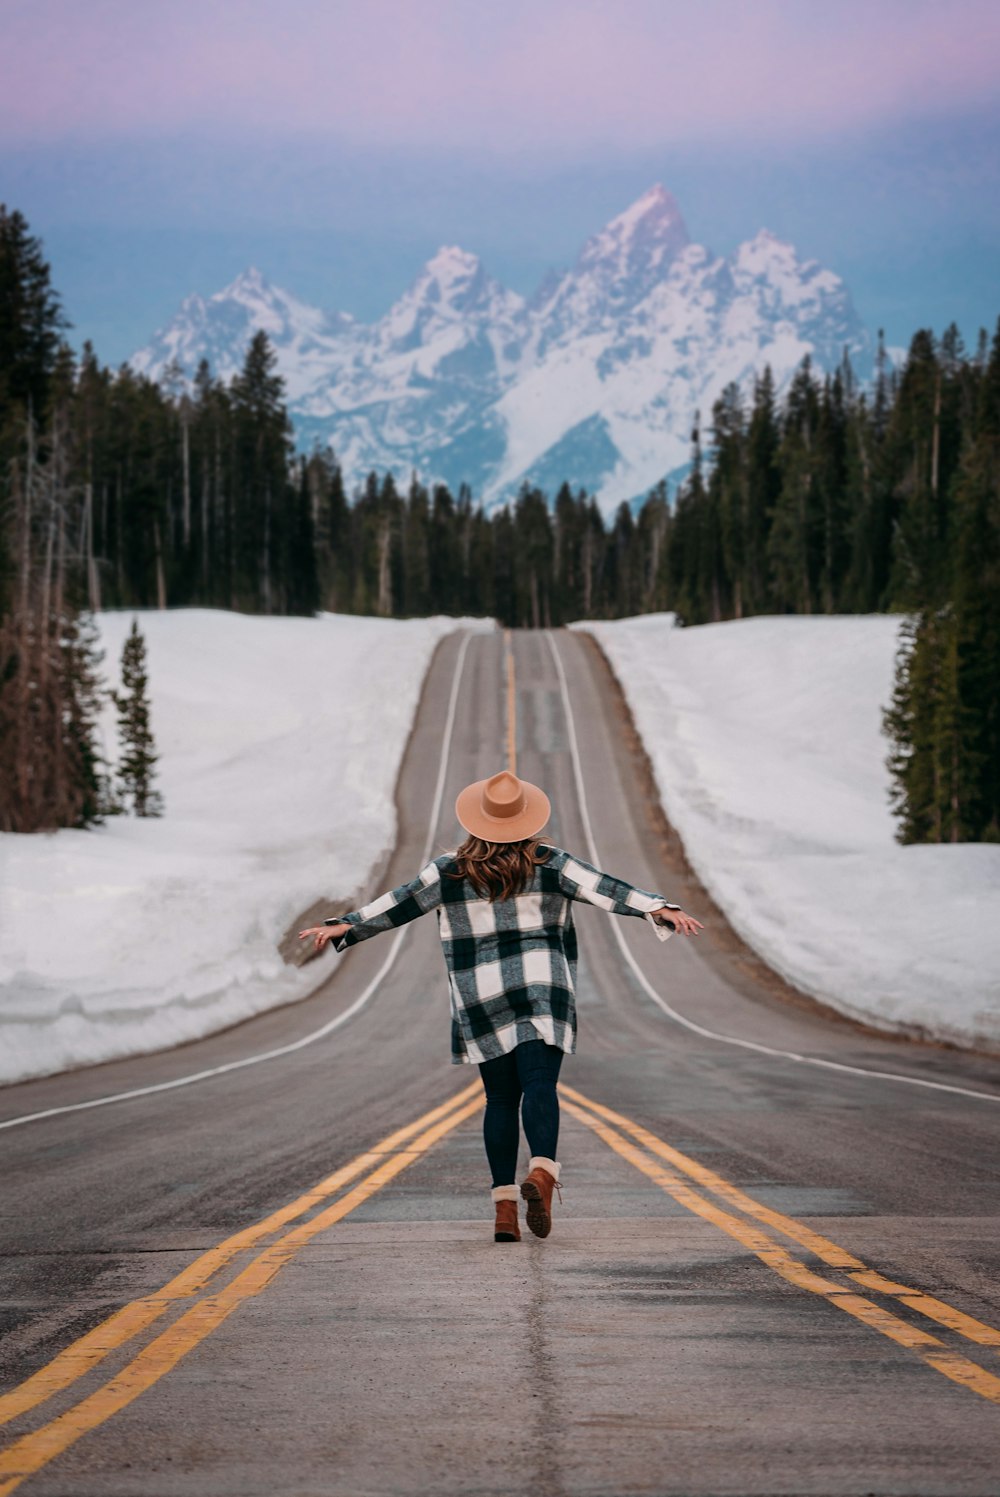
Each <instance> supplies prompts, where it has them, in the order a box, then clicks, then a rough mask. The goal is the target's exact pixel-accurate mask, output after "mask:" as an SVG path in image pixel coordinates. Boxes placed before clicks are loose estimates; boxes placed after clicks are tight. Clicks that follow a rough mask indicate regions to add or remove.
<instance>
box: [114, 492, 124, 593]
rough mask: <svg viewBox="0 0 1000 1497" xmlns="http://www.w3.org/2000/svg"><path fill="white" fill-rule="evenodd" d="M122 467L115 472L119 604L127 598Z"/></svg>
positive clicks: (116, 569) (116, 570)
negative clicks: (123, 551)
mask: <svg viewBox="0 0 1000 1497" xmlns="http://www.w3.org/2000/svg"><path fill="white" fill-rule="evenodd" d="M122 529H123V526H122V469H121V464H120V463H119V464H118V468H117V471H116V473H115V585H116V587H117V590H118V602H119V604H120V603H122V602H123V601H124V598H125V568H124V565H123V562H122Z"/></svg>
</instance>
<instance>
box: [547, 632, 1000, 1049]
mask: <svg viewBox="0 0 1000 1497" xmlns="http://www.w3.org/2000/svg"><path fill="white" fill-rule="evenodd" d="M900 623H901V619H900V617H899V616H891V615H890V616H885V615H877V614H872V615H862V616H860V617H859V616H851V617H844V616H836V617H821V618H804V617H793V616H781V617H762V618H750V619H741V620H733V621H729V622H726V623H720V624H704V625H700V626H698V627H688V628H685V629H681V628H676V627H674V622H673V615H672V614H653V615H647V616H645V617H643V618H635V619H623V620H619V621H616V622H614V623H608V624H586V625H578V626H576V627H579V628H587V629H589V630H590V631H591V632H592V633H593V634H594V635H595V636H596V638H597V639H598V641H599V642H600V644H601V645H602V647H603V649H604V651H605V653H606V654H607V656H608V659H609V660H610V662H611V665H612V667H613V669H614V671H615V673H616V675H617V676H618V679H619V681H620V682H621V684H622V687H623V689H624V692H625V695H626V697H627V699H628V702H629V705H630V707H631V709H632V713H633V716H634V718H635V721H636V726H637V727H638V729H639V732H640V734H641V735H642V739H643V742H644V744H645V746H646V750H647V752H648V754H649V757H650V759H651V761H652V764H653V768H654V771H655V774H656V780H657V784H658V787H659V791H660V797H661V801H662V804H663V808H664V811H665V812H666V815H667V817H668V819H669V820H670V822H671V823H672V824H673V826H674V827H675V828H676V830H677V831H678V833H679V834H680V836H681V838H682V840H683V842H684V847H685V851H686V853H687V856H688V859H689V861H690V863H691V865H692V867H693V868H694V869H695V871H696V873H697V874H698V876H699V878H700V879H701V881H702V883H703V884H704V885H705V886H706V888H707V889H708V890H709V891H710V893H711V894H712V896H713V898H714V899H715V900H716V902H717V904H718V905H719V906H720V908H721V909H723V910H724V911H725V913H726V915H727V916H728V918H729V919H730V921H731V922H732V924H733V926H734V927H735V928H736V930H737V931H739V933H740V934H741V935H742V936H743V937H744V939H745V940H746V941H747V942H748V943H749V944H750V945H751V946H752V947H753V948H754V949H755V950H756V951H758V952H759V953H760V955H761V956H762V957H764V958H765V960H766V961H767V962H768V963H769V964H770V965H771V966H772V967H774V968H776V969H777V970H778V971H779V972H781V973H782V974H784V976H786V977H787V978H788V979H789V981H791V982H793V983H794V984H795V985H796V986H797V987H798V988H800V989H801V990H803V991H805V992H807V993H811V994H812V995H813V996H815V997H817V998H821V999H823V1000H824V1001H826V1002H827V1003H830V1004H832V1005H833V1006H835V1007H836V1008H838V1009H841V1010H842V1011H843V1012H845V1013H848V1014H852V1015H854V1016H855V1017H858V1018H862V1019H865V1020H868V1021H871V1022H874V1023H875V1024H877V1025H880V1026H882V1027H885V1028H889V1029H899V1030H904V1031H913V1032H921V1031H922V1032H926V1033H927V1034H928V1035H931V1036H934V1037H937V1038H940V1039H946V1040H951V1041H955V1042H957V1043H960V1044H977V1043H978V1044H986V1045H987V1046H989V1047H996V1046H998V1045H1000V918H998V911H1000V846H996V845H992V844H986V843H964V844H959V845H957V846H923V845H920V846H905V847H904V846H902V845H900V844H899V843H897V842H896V841H895V840H894V832H895V822H894V820H893V817H892V816H891V814H890V808H889V799H888V792H889V783H890V782H889V773H888V770H887V768H886V765H885V758H886V754H887V751H888V747H889V745H888V740H887V739H885V738H884V737H883V735H882V733H881V718H880V709H881V708H882V707H883V706H885V705H886V704H888V702H889V699H890V695H891V690H892V678H893V660H894V655H895V650H896V643H897V637H898V632H899V625H900Z"/></svg>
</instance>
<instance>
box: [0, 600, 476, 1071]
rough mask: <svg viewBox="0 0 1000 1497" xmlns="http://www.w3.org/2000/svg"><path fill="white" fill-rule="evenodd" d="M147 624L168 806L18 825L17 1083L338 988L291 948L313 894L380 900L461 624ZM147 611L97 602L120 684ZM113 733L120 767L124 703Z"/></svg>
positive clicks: (3, 977)
mask: <svg viewBox="0 0 1000 1497" xmlns="http://www.w3.org/2000/svg"><path fill="white" fill-rule="evenodd" d="M136 616H137V617H138V619H139V626H140V628H141V630H142V632H143V634H144V635H145V638H146V644H147V652H148V674H149V682H150V688H149V689H150V698H151V719H152V729H153V733H154V737H155V740H156V747H157V751H158V752H159V754H160V762H159V764H158V766H157V769H158V776H157V780H156V785H157V787H158V788H159V789H160V790H161V791H162V793H163V796H164V800H165V812H166V814H165V815H164V816H163V817H161V818H148V819H140V818H137V817H132V816H120V817H111V818H109V819H108V820H107V821H106V822H105V824H104V825H103V826H100V827H94V828H91V829H89V830H87V831H77V830H73V829H69V828H68V829H63V830H60V831H57V832H52V833H37V834H33V835H18V834H11V833H0V910H2V911H3V919H2V921H0V1082H10V1081H16V1080H21V1079H24V1078H25V1077H28V1076H40V1075H48V1074H50V1073H52V1072H55V1071H60V1070H65V1069H67V1068H69V1067H72V1066H79V1065H88V1064H93V1063H95V1062H97V1061H103V1060H111V1059H114V1058H116V1057H118V1056H123V1055H134V1054H142V1053H145V1052H147V1051H151V1050H158V1049H161V1048H165V1047H167V1046H170V1045H176V1044H179V1043H181V1042H182V1041H184V1040H191V1039H195V1038H197V1037H199V1036H200V1035H205V1034H208V1033H211V1032H212V1031H213V1030H217V1029H221V1028H224V1027H225V1026H227V1025H229V1024H233V1023H236V1022H237V1021H238V1020H240V1019H244V1018H246V1017H248V1016H249V1015H251V1014H255V1013H258V1012H260V1011H261V1010H262V1009H267V1008H273V1007H276V1006H277V1005H279V1004H283V1003H289V1002H292V1001H293V1000H295V999H297V998H302V997H305V995H306V994H307V993H309V992H311V991H313V989H315V988H316V987H317V986H318V985H319V984H320V982H321V981H322V980H323V976H324V970H325V969H324V968H323V967H322V965H321V964H319V963H307V964H306V965H305V966H303V967H301V968H300V967H296V966H294V965H286V964H285V963H284V961H283V960H282V958H281V956H280V955H279V952H278V943H279V941H280V940H281V938H282V936H283V934H284V933H285V931H286V929H287V927H288V926H289V924H290V922H292V921H295V920H297V919H298V918H299V917H300V916H301V914H302V912H303V911H305V910H307V909H308V908H309V907H310V906H311V905H312V904H313V903H314V902H315V901H316V900H326V901H328V902H329V905H330V907H331V908H335V907H336V905H337V904H339V903H342V902H344V901H350V900H351V898H352V897H353V896H355V895H357V894H359V893H361V892H363V891H365V890H366V889H368V892H375V891H372V890H370V889H369V881H370V878H371V876H372V873H373V870H374V868H375V866H376V865H377V864H378V863H379V862H380V860H381V858H382V856H383V854H384V853H385V852H387V851H388V850H389V849H390V848H391V847H392V846H393V843H394V841H395V835H396V815H395V800H394V794H395V786H396V777H397V773H398V769H399V764H400V760H401V758H402V753H403V749H404V747H405V744H406V740H407V737H408V734H409V731H410V726H411V723H412V720H413V716H414V712H415V710H416V706H417V702H418V700H419V697H420V691H421V686H422V683H423V678H424V674H425V672H426V669H427V666H428V664H429V662H430V658H431V654H432V653H433V650H434V647H435V645H436V644H437V642H438V640H440V639H441V638H442V637H443V636H444V635H445V634H447V633H448V632H449V631H451V630H453V629H455V628H456V627H457V626H458V622H459V621H456V620H454V619H447V618H433V619H418V620H412V621H406V622H397V621H395V620H389V619H373V618H351V617H345V616H343V615H337V614H323V615H320V616H319V617H317V618H315V619H306V618H263V617H252V616H249V615H246V614H236V613H226V612H223V611H216V610H211V609H202V608H192V609H174V610H170V611H167V612H160V611H158V610H155V609H148V610H141V609H140V610H138V611H137V613H136ZM132 618H133V613H132V612H131V611H123V612H120V613H118V612H106V613H100V614H98V615H97V619H98V623H99V626H100V634H101V643H102V647H103V649H104V650H105V658H104V662H103V673H104V676H105V679H106V680H107V681H108V682H109V683H111V684H117V682H118V675H119V661H120V659H121V649H122V644H123V643H124V640H125V636H126V635H127V633H128V631H129V628H130V627H131V621H132ZM464 622H467V623H473V621H464ZM478 626H479V627H483V626H482V624H481V623H479V625H478ZM352 661H353V662H357V663H358V665H359V668H357V669H351V662H352ZM331 662H336V664H335V666H334V665H331ZM373 662H375V663H376V664H377V668H373V664H372V663H373ZM102 729H103V737H104V742H105V752H106V753H107V754H108V756H109V757H110V758H111V759H114V758H115V757H116V754H117V743H116V728H115V712H114V708H113V707H112V708H110V709H107V710H106V712H105V716H104V719H103V723H102ZM345 805H346V806H348V807H349V812H348V813H345V812H344V807H345Z"/></svg>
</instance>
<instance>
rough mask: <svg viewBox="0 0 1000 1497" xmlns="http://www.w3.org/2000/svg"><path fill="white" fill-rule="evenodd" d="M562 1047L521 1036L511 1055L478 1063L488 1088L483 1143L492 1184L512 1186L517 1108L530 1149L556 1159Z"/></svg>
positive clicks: (514, 1165) (517, 1130) (517, 1131)
mask: <svg viewBox="0 0 1000 1497" xmlns="http://www.w3.org/2000/svg"><path fill="white" fill-rule="evenodd" d="M562 1058H563V1052H562V1051H561V1050H560V1049H558V1048H557V1047H556V1046H555V1045H546V1043H545V1041H544V1040H525V1041H523V1042H522V1043H521V1044H520V1045H516V1046H515V1047H514V1049H513V1050H511V1052H510V1053H509V1055H499V1056H497V1058H496V1060H484V1061H480V1063H479V1074H480V1075H481V1076H482V1078H483V1086H484V1087H485V1089H486V1115H485V1117H484V1118H483V1142H484V1143H485V1144H486V1157H487V1159H488V1160H489V1165H490V1169H491V1170H492V1171H493V1184H494V1185H513V1184H514V1176H515V1174H516V1173H517V1145H518V1141H519V1139H520V1129H519V1127H518V1118H517V1110H518V1106H520V1108H521V1122H522V1123H523V1124H524V1135H525V1137H526V1138H527V1140H528V1148H529V1149H530V1151H531V1153H532V1154H533V1155H534V1154H538V1155H541V1156H542V1157H543V1158H545V1159H553V1160H554V1159H555V1157H556V1144H557V1142H558V1140H559V1099H558V1097H557V1096H556V1081H557V1080H558V1077H559V1067H560V1066H561V1065H562Z"/></svg>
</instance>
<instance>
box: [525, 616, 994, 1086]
mask: <svg viewBox="0 0 1000 1497" xmlns="http://www.w3.org/2000/svg"><path fill="white" fill-rule="evenodd" d="M545 633H546V637H547V638H548V642H549V648H550V649H551V651H552V658H553V660H554V661H555V666H556V673H557V675H558V677H559V690H560V692H561V694H562V700H563V707H564V708H565V711H566V726H567V728H568V730H569V734H568V736H569V750H570V758H571V759H572V761H573V776H574V779H575V780H576V792H577V798H578V800H579V802H580V816H581V819H582V821H583V831H584V836H585V837H586V840H587V850H588V852H589V855H590V860H591V862H592V863H594V864H595V865H596V866H597V867H598V868H600V866H601V860H600V857H599V856H598V852H597V844H596V843H595V841H594V832H593V828H592V827H591V824H590V812H589V810H588V809H587V795H586V791H585V790H584V788H583V771H582V769H581V766H580V749H579V745H578V743H577V737H576V723H575V721H574V718H573V708H572V705H571V703H570V697H569V689H568V687H567V684H566V672H565V670H564V669H563V663H562V660H561V659H560V656H559V651H558V649H557V647H556V642H555V639H554V637H553V635H552V631H551V630H549V629H546V631H545ZM611 928H612V930H613V931H614V935H615V939H616V940H617V942H618V945H619V946H620V948H621V952H622V955H623V956H624V958H625V960H626V962H627V963H628V965H629V966H630V967H631V969H632V971H633V972H634V973H635V976H636V978H637V979H638V981H639V982H640V984H641V985H642V988H643V990H644V991H645V992H646V993H648V994H649V996H650V998H652V1000H653V1002H654V1003H655V1004H656V1005H657V1006H658V1007H659V1008H661V1009H662V1010H663V1012H664V1013H665V1014H666V1015H667V1017H668V1018H670V1019H673V1020H674V1022H675V1023H677V1024H681V1025H682V1026H683V1027H684V1028H685V1029H690V1030H691V1031H692V1033H693V1034H700V1035H701V1036H702V1037H703V1038H704V1039H707V1040H718V1041H719V1043H720V1044H722V1045H738V1046H739V1047H740V1049H742V1050H756V1051H758V1052H759V1054H761V1055H776V1056H779V1057H780V1058H781V1059H782V1060H794V1061H798V1063H799V1064H800V1065H804V1066H822V1067H823V1068H824V1069H825V1070H828V1071H847V1072H849V1073H850V1074H851V1075H853V1076H874V1077H875V1078H877V1079H879V1080H882V1081H900V1082H902V1083H903V1084H904V1085H905V1086H924V1087H929V1088H930V1089H931V1090H932V1091H938V1092H954V1093H956V1094H957V1095H958V1096H960V1097H976V1098H978V1100H979V1101H981V1102H1000V1093H997V1092H977V1091H974V1090H973V1089H972V1088H971V1087H967V1086H953V1085H950V1084H949V1083H948V1082H944V1081H928V1080H927V1079H926V1077H923V1076H901V1075H899V1074H898V1072H895V1071H875V1070H872V1069H870V1068H869V1067H867V1066H849V1065H846V1064H844V1063H843V1062H841V1061H837V1060H823V1059H821V1058H820V1057H819V1056H815V1055H800V1054H799V1053H798V1052H797V1051H795V1050H778V1049H776V1048H774V1047H773V1046H771V1045H761V1044H758V1043H757V1041H756V1040H741V1039H737V1037H736V1036H735V1035H732V1034H719V1033H718V1032H717V1031H716V1030H714V1029H706V1028H705V1027H704V1025H702V1024H696V1023H695V1021H694V1020H693V1019H688V1018H685V1016H684V1014H682V1013H678V1011H677V1009H675V1008H673V1007H672V1006H671V1005H670V1004H669V1003H668V1002H667V1001H666V999H665V998H662V997H661V996H660V994H659V993H658V992H657V991H656V989H655V988H654V987H653V986H652V984H651V983H650V982H649V981H648V979H647V977H646V974H645V973H644V972H643V970H642V968H641V967H640V966H639V964H638V962H637V961H636V960H635V957H634V956H633V955H632V953H631V951H630V950H629V948H628V946H627V944H626V942H625V937H624V936H623V935H622V932H621V929H620V928H619V925H618V922H617V921H616V920H612V922H611Z"/></svg>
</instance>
